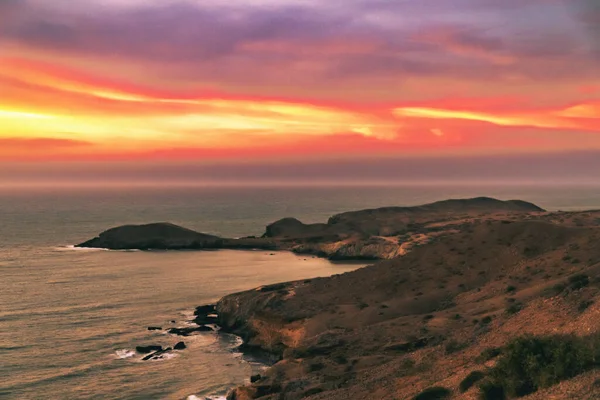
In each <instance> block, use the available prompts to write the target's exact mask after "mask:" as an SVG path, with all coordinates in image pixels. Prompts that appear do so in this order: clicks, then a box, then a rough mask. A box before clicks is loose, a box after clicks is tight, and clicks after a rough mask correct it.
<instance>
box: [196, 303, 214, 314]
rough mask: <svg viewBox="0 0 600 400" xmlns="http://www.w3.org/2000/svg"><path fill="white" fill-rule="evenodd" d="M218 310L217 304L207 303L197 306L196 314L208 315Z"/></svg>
mask: <svg viewBox="0 0 600 400" xmlns="http://www.w3.org/2000/svg"><path fill="white" fill-rule="evenodd" d="M215 312H216V305H215V304H207V305H205V306H198V307H196V310H195V311H194V315H198V316H199V315H208V314H214V313H215Z"/></svg>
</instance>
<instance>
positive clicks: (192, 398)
mask: <svg viewBox="0 0 600 400" xmlns="http://www.w3.org/2000/svg"><path fill="white" fill-rule="evenodd" d="M186 400H227V397H225V396H202V397H198V396H196V395H195V394H192V395H189V396H188V397H187V398H186Z"/></svg>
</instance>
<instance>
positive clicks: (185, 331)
mask: <svg viewBox="0 0 600 400" xmlns="http://www.w3.org/2000/svg"><path fill="white" fill-rule="evenodd" d="M212 331H214V329H213V328H211V327H210V326H205V325H202V326H190V327H187V328H171V329H169V330H168V331H167V332H168V333H170V334H171V335H178V336H190V335H192V334H194V333H195V332H212Z"/></svg>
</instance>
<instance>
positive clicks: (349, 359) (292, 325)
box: [217, 211, 600, 400]
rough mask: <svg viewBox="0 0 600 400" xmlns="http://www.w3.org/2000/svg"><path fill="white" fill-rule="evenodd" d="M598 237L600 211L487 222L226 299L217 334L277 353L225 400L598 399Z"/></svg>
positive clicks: (535, 214)
mask: <svg viewBox="0 0 600 400" xmlns="http://www.w3.org/2000/svg"><path fill="white" fill-rule="evenodd" d="M459 217H460V216H459V215H456V216H454V217H452V218H450V220H451V221H455V220H456V219H457V218H459ZM435 224H436V226H437V225H438V224H439V222H436V223H435ZM452 224H453V225H455V224H454V222H452ZM598 243H600V211H590V212H573V213H563V212H557V213H542V212H539V211H534V212H532V213H511V214H501V215H500V214H487V215H485V216H481V215H480V216H479V217H478V218H471V219H469V221H468V222H464V223H463V224H462V225H461V227H460V229H458V228H456V226H455V227H454V228H453V229H452V232H449V233H447V234H444V235H443V236H438V237H436V238H435V239H434V240H430V241H428V242H427V243H424V244H422V245H420V246H415V247H413V248H412V249H411V251H409V252H407V253H406V254H405V255H404V256H402V257H396V258H393V259H390V260H383V261H380V262H378V263H376V264H374V265H372V266H369V267H365V268H361V269H358V270H356V271H353V272H348V273H345V274H342V275H336V276H332V277H328V278H316V279H307V280H302V281H296V282H287V283H280V284H273V285H267V286H263V287H259V288H256V289H254V290H249V291H246V292H242V293H236V294H232V295H229V296H226V297H224V298H223V299H221V300H220V301H219V302H218V304H217V313H218V315H219V324H220V325H221V326H222V330H223V331H226V332H232V333H235V334H237V335H239V336H241V337H242V338H243V339H244V341H245V345H244V346H245V347H246V348H248V349H260V350H263V351H267V352H269V353H271V354H273V355H274V356H275V357H276V358H277V359H279V362H277V363H276V364H275V365H274V366H272V367H271V368H270V369H269V370H268V371H267V372H266V373H264V374H261V376H257V377H253V379H252V383H251V384H249V385H247V386H243V387H240V388H237V389H235V390H234V391H232V392H231V393H230V394H229V396H228V399H230V400H248V399H261V400H279V399H283V400H296V399H312V400H325V399H327V400H337V399H339V400H346V399H390V400H392V399H394V400H396V399H400V400H401V399H415V400H421V399H472V400H475V399H483V400H495V399H498V400H502V399H512V398H521V397H522V398H526V399H530V400H542V399H549V398H552V399H560V400H568V399H587V400H592V399H598V398H600V397H598V396H599V395H600V369H599V368H600V246H598Z"/></svg>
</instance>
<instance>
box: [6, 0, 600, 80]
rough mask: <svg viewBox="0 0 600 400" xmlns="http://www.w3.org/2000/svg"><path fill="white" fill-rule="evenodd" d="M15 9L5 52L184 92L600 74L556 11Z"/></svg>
mask: <svg viewBox="0 0 600 400" xmlns="http://www.w3.org/2000/svg"><path fill="white" fill-rule="evenodd" d="M8 4H9V6H8V7H10V4H12V7H13V8H14V9H18V12H16V11H15V12H16V13H17V14H18V18H12V19H11V21H9V23H6V24H3V25H2V27H1V28H0V35H1V36H2V37H3V38H4V40H5V41H10V42H13V43H18V44H19V45H21V46H29V47H33V48H37V49H42V50H44V51H46V52H48V51H49V52H55V53H60V54H63V55H64V54H71V55H80V56H85V57H88V58H89V57H92V58H94V59H97V60H100V61H102V62H106V63H115V64H119V63H123V62H138V63H144V64H145V65H147V67H148V70H147V71H149V72H148V73H151V72H153V73H154V74H155V76H158V77H161V78H167V77H169V78H170V79H174V80H182V81H184V80H188V81H189V80H195V81H197V82H216V83H217V84H219V85H231V84H234V85H238V86H239V85H245V86H248V85H252V86H259V85H279V86H282V85H286V84H288V85H289V83H290V76H293V84H294V85H300V86H301V85H312V86H315V85H320V84H323V83H325V82H328V83H331V84H335V83H336V82H340V81H341V82H348V81H349V80H353V79H357V78H361V79H367V78H374V79H376V80H377V81H378V82H380V83H381V84H383V83H384V82H386V81H387V82H389V81H392V80H395V81H397V82H402V81H405V80H407V79H409V78H410V77H423V78H427V77H430V76H447V77H451V78H462V79H494V78H495V79H499V78H500V79H504V78H506V77H508V76H512V75H517V76H524V77H526V78H527V79H532V80H549V79H567V78H568V79H572V78H574V77H576V76H577V77H584V76H586V75H588V76H592V74H594V73H595V72H594V68H593V65H589V63H588V61H587V58H586V54H582V53H581V52H578V51H576V50H574V49H577V47H578V42H577V41H578V38H577V37H576V35H575V34H574V33H573V32H574V30H575V28H576V24H577V23H578V22H577V21H576V20H575V19H572V20H571V19H568V18H567V17H564V16H562V14H561V13H560V9H559V8H557V7H558V6H557V4H559V3H557V2H556V1H552V0H546V1H543V0H536V1H534V0H526V1H522V2H519V3H517V2H516V1H512V0H511V1H492V0H485V1H475V0H452V1H448V2H439V1H437V0H436V1H432V0H423V1H419V2H412V1H401V2H390V1H386V2H383V1H379V2H377V3H376V4H375V3H372V2H367V1H365V0H361V1H357V0H354V1H350V2H348V4H347V5H346V6H345V7H343V8H340V7H330V6H327V5H326V4H324V3H322V4H324V5H318V4H317V3H315V2H310V3H308V5H305V6H302V5H301V3H300V2H283V3H281V5H276V4H275V3H272V4H271V3H269V4H262V5H257V4H254V5H253V6H249V5H248V3H247V2H233V3H231V4H228V5H225V6H214V3H213V5H212V6H208V5H207V4H208V3H206V2H174V3H165V4H163V5H161V6H156V5H152V6H149V5H146V3H142V2H137V3H135V4H134V5H132V6H131V7H129V8H123V7H116V6H115V5H114V4H113V3H102V4H103V7H100V6H99V4H101V3H96V4H95V3H90V4H88V3H82V4H79V3H78V4H77V5H73V6H72V7H71V8H70V9H69V10H66V9H64V8H61V7H59V6H54V7H52V6H49V5H46V6H45V7H42V5H41V4H42V3H41V2H34V1H33V0H23V1H22V2H20V3H16V2H14V1H13V2H11V3H8ZM86 4H87V5H86ZM550 6H551V7H550ZM386 7H387V8H389V9H393V10H395V12H390V11H389V10H388V11H386V10H385V8H386ZM544 7H545V8H544ZM542 11H544V12H543V13H542V14H540V13H541V12H542ZM542 15H543V16H544V18H542ZM417 17H418V18H417ZM415 21H416V22H415ZM552 32H556V33H555V34H554V35H552ZM557 43H558V44H559V45H557ZM361 49H362V50H361ZM566 56H570V57H571V59H570V62H569V63H568V64H569V66H576V69H577V73H575V68H567V63H566V61H565V59H564V58H563V59H561V60H559V61H555V63H554V64H552V65H549V67H548V68H544V69H540V68H539V67H538V66H539V62H540V58H542V59H543V58H545V57H555V58H556V57H566ZM473 59H475V60H478V62H473ZM561 67H562V68H561ZM248 71H252V74H249V73H248Z"/></svg>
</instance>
